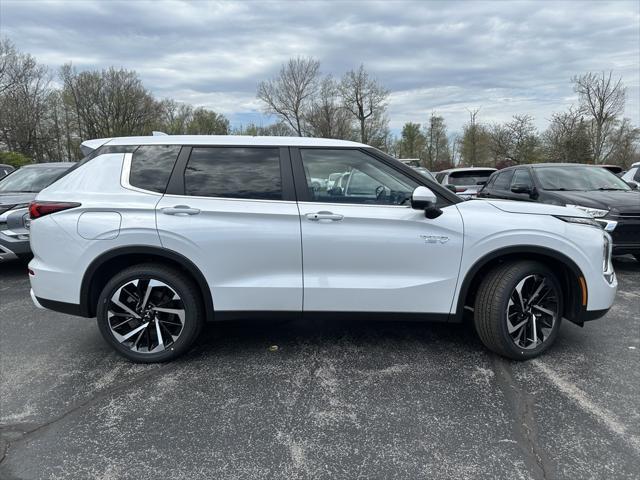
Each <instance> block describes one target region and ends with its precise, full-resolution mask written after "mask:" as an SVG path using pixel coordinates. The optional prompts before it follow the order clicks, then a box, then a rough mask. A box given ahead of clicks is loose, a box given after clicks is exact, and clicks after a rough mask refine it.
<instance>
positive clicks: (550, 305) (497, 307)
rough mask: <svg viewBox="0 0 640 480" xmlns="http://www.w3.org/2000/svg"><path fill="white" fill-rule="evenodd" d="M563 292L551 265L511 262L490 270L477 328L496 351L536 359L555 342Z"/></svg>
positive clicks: (479, 302)
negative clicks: (548, 266) (549, 266)
mask: <svg viewBox="0 0 640 480" xmlns="http://www.w3.org/2000/svg"><path fill="white" fill-rule="evenodd" d="M562 301H563V299H562V289H561V288H560V284H559V283H558V280H557V279H556V276H555V275H554V274H553V272H552V271H551V270H549V269H548V268H547V267H546V266H545V265H543V264H541V263H539V262H534V261H521V262H511V263H506V264H504V265H501V266H499V267H497V268H496V269H494V270H493V271H491V272H489V273H488V274H487V276H486V277H485V279H484V280H483V281H482V283H481V284H480V288H479V289H478V292H477V294H476V300H475V309H474V312H475V327H476V331H477V332H478V335H479V337H480V339H481V340H482V342H483V343H484V344H485V345H486V346H487V348H489V349H490V350H492V351H494V352H496V353H498V354H499V355H502V356H504V357H507V358H511V359H514V360H526V359H530V358H534V357H536V356H538V355H540V354H541V353H542V352H544V351H545V350H547V349H548V348H549V347H550V346H551V345H552V344H553V342H554V341H555V339H556V337H557V335H558V330H559V328H560V321H561V318H562V315H561V312H562Z"/></svg>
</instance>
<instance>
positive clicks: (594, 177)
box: [478, 163, 640, 261]
mask: <svg viewBox="0 0 640 480" xmlns="http://www.w3.org/2000/svg"><path fill="white" fill-rule="evenodd" d="M478 197H479V198H502V199H508V200H521V201H525V202H542V203H549V204H552V205H565V206H573V207H576V208H579V209H581V210H583V211H585V212H587V213H589V214H590V215H591V216H593V217H594V218H595V219H596V220H597V221H598V222H600V223H601V224H602V225H603V227H604V228H605V229H606V230H607V231H609V233H610V234H611V236H612V238H613V253H614V254H616V255H623V254H626V253H631V254H633V255H634V256H635V257H636V259H637V260H638V261H640V191H638V190H637V185H635V184H633V183H631V182H629V183H627V182H625V181H624V180H621V179H620V178H618V177H616V176H615V175H614V174H612V173H611V172H609V171H608V170H606V169H604V168H600V167H597V166H593V165H581V164H563V163H540V164H535V165H523V166H516V167H509V168H505V169H503V170H499V171H497V172H495V173H494V174H493V175H491V178H489V181H488V182H487V184H486V185H485V186H484V188H483V189H482V190H481V191H480V192H479V193H478Z"/></svg>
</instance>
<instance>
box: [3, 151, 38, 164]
mask: <svg viewBox="0 0 640 480" xmlns="http://www.w3.org/2000/svg"><path fill="white" fill-rule="evenodd" d="M0 163H4V164H6V165H11V166H12V167H14V168H18V167H22V166H23V165H28V164H29V163H33V161H32V160H31V159H30V158H29V157H27V156H26V155H23V154H21V153H18V152H0Z"/></svg>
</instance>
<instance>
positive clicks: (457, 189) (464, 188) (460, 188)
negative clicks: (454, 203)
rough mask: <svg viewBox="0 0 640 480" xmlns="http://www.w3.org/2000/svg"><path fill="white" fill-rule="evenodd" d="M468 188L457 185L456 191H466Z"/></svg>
mask: <svg viewBox="0 0 640 480" xmlns="http://www.w3.org/2000/svg"><path fill="white" fill-rule="evenodd" d="M466 190H467V187H456V193H460V192H464V191H466Z"/></svg>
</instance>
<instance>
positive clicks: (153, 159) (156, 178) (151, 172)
mask: <svg viewBox="0 0 640 480" xmlns="http://www.w3.org/2000/svg"><path fill="white" fill-rule="evenodd" d="M180 148H181V147H180V145H142V146H141V147H140V148H138V149H137V150H136V151H135V152H134V153H133V160H132V161H131V174H130V175H129V183H130V184H131V185H133V186H134V187H138V188H142V189H144V190H151V191H152V192H158V193H164V191H165V190H166V189H167V183H168V182H169V177H170V176H171V171H172V170H173V166H174V164H175V163H176V159H177V158H178V153H180ZM101 153H107V152H101ZM109 153H112V152H109Z"/></svg>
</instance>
